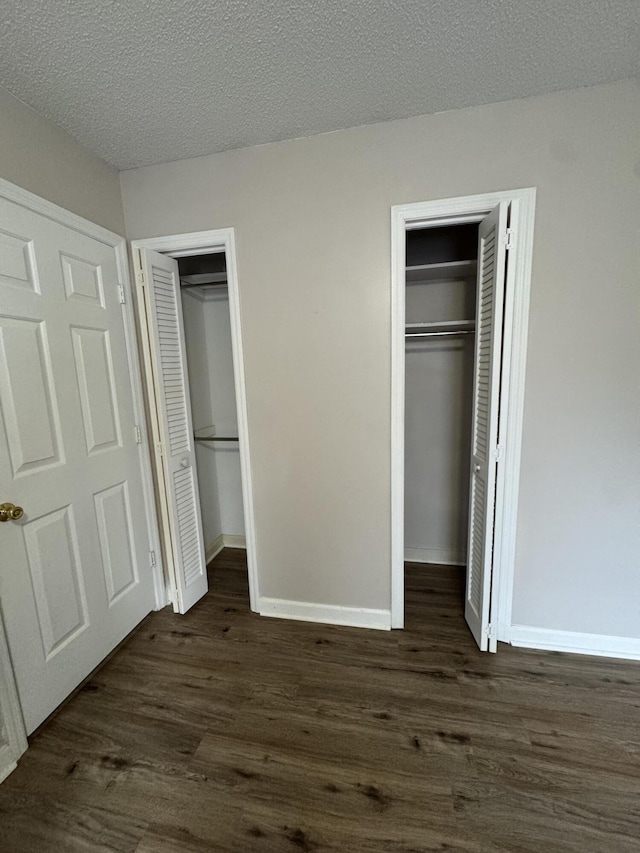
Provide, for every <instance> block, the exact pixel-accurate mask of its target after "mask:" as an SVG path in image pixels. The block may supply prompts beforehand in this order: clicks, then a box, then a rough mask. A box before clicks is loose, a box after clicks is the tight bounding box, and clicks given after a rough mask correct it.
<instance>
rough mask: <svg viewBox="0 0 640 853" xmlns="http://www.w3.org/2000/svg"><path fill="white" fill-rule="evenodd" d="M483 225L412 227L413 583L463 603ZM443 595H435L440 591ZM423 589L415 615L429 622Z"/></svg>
mask: <svg viewBox="0 0 640 853" xmlns="http://www.w3.org/2000/svg"><path fill="white" fill-rule="evenodd" d="M477 257H478V223H463V224H460V225H442V226H437V225H435V226H433V227H422V228H416V229H411V230H408V231H407V232H406V297H405V306H406V307H405V315H406V316H405V441H404V447H405V452H404V457H405V458H404V492H405V499H404V507H405V511H404V543H405V545H404V551H405V553H404V557H405V578H406V580H407V581H409V579H410V581H411V583H410V585H409V586H410V588H412V589H420V590H422V589H424V588H431V589H434V590H438V593H437V594H442V595H448V596H451V595H456V596H458V597H459V599H460V606H461V608H463V607H464V581H465V577H464V575H465V571H466V563H467V536H468V523H469V460H470V454H471V419H472V405H473V373H474V371H473V367H474V355H475V346H474V344H475V327H476V275H477ZM434 594H436V593H435V592H434ZM423 598H424V596H423V595H422V593H420V594H419V595H418V596H417V597H416V596H408V597H407V605H406V606H407V614H409V613H410V614H411V618H412V619H413V620H418V621H419V620H420V601H422V600H423Z"/></svg>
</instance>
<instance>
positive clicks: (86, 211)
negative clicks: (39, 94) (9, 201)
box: [0, 89, 124, 234]
mask: <svg viewBox="0 0 640 853" xmlns="http://www.w3.org/2000/svg"><path fill="white" fill-rule="evenodd" d="M0 177H1V178H4V179H5V180H6V181H11V182H12V183H14V184H17V185H18V186H20V187H23V188H24V189H26V190H30V191H31V192H32V193H35V194H36V195H39V196H42V197H43V198H46V199H47V200H48V201H52V202H53V203H54V204H59V205H60V206H61V207H64V208H66V209H67V210H71V211H73V213H77V214H78V215H79V216H84V217H85V218H86V219H89V220H90V221H91V222H96V223H97V224H98V225H102V226H103V227H104V228H108V229H109V230H111V231H115V232H116V234H124V216H123V212H122V199H121V195H120V183H119V180H118V173H117V172H116V170H115V169H112V168H111V167H110V166H108V165H107V164H106V163H105V162H104V160H101V159H100V158H99V157H98V156H97V155H96V154H93V153H92V152H91V151H89V150H88V149H86V148H84V147H83V146H82V145H80V144H79V143H78V142H76V141H75V139H72V137H70V136H69V135H68V134H66V133H65V132H64V131H62V130H60V128H59V127H56V126H55V125H54V124H52V123H51V122H50V121H47V119H45V118H42V116H39V115H38V114H37V113H35V112H34V111H33V110H31V109H29V107H27V106H25V105H24V104H23V103H22V102H21V101H18V100H16V98H14V97H13V96H12V95H10V94H9V93H8V92H6V91H5V90H4V89H0Z"/></svg>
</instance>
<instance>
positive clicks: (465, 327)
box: [404, 320, 476, 338]
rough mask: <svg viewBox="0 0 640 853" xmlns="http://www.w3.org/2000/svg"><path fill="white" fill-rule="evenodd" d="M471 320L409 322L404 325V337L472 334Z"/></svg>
mask: <svg viewBox="0 0 640 853" xmlns="http://www.w3.org/2000/svg"><path fill="white" fill-rule="evenodd" d="M475 329H476V324H475V322H474V321H473V320H447V321H445V322H440V323H409V324H407V325H406V326H405V327H404V336H405V338H427V337H431V336H434V337H435V336H440V335H472V334H473V333H474V332H475Z"/></svg>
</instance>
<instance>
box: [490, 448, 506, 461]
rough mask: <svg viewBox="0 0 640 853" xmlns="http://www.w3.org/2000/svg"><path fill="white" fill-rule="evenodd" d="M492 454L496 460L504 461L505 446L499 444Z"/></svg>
mask: <svg viewBox="0 0 640 853" xmlns="http://www.w3.org/2000/svg"><path fill="white" fill-rule="evenodd" d="M492 455H493V458H494V459H495V461H496V462H502V460H503V459H504V447H503V446H502V445H501V444H497V445H496V447H495V450H494V451H493V454H492Z"/></svg>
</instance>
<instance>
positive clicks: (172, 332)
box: [133, 229, 257, 613]
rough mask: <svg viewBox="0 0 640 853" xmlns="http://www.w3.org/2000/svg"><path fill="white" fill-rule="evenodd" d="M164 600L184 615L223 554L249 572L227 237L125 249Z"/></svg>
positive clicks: (202, 236)
mask: <svg viewBox="0 0 640 853" xmlns="http://www.w3.org/2000/svg"><path fill="white" fill-rule="evenodd" d="M133 249H134V253H133V254H134V264H135V265H136V282H137V285H138V299H139V308H140V310H139V315H140V316H139V318H140V325H141V333H142V334H141V338H142V343H143V361H144V364H145V373H146V384H147V391H148V396H147V403H148V410H149V420H150V423H151V428H152V434H153V440H154V447H153V454H152V461H153V463H154V474H155V491H156V498H157V506H158V520H159V526H160V534H161V536H160V538H161V541H162V544H163V554H162V562H163V567H164V569H165V576H166V581H167V598H168V600H169V601H170V602H171V603H172V604H173V606H174V610H176V612H179V613H185V612H186V611H187V610H188V609H189V608H190V607H192V606H193V604H195V603H196V602H197V601H198V600H199V599H200V598H201V597H202V596H203V595H204V594H205V593H206V591H207V589H208V582H207V564H208V563H210V562H211V560H212V559H213V558H214V557H215V556H216V554H218V553H219V552H220V551H221V550H222V549H223V548H224V547H231V548H245V549H246V551H247V565H248V574H249V577H248V581H249V597H250V601H251V608H252V609H255V601H256V599H257V583H256V577H257V571H256V562H255V548H254V541H255V537H254V532H253V496H252V489H251V466H250V460H249V440H248V432H247V417H246V399H245V393H244V367H243V356H242V332H241V324H240V306H239V296H238V288H237V277H236V266H235V250H234V240H233V230H232V229H224V230H223V231H219V232H204V233H199V234H194V235H188V234H187V235H179V236H177V237H168V238H155V239H151V240H140V241H137V242H135V243H133Z"/></svg>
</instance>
